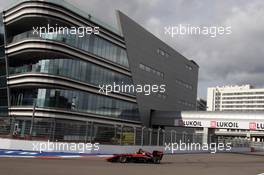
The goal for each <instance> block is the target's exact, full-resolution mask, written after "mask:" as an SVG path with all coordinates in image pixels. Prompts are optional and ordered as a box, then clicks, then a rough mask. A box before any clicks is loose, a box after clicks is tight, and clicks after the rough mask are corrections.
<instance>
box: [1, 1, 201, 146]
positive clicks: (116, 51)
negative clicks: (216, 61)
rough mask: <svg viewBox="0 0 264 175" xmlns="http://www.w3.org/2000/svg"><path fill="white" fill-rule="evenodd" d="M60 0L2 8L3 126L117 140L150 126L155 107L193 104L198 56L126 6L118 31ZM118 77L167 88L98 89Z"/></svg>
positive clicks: (122, 80) (48, 136) (56, 136)
mask: <svg viewBox="0 0 264 175" xmlns="http://www.w3.org/2000/svg"><path fill="white" fill-rule="evenodd" d="M54 2H55V1H54ZM54 2H53V1H22V2H19V3H17V4H16V5H14V6H12V7H11V8H8V9H6V10H5V11H4V12H3V14H2V15H1V20H0V32H1V38H0V39H1V40H0V49H1V53H0V56H1V59H0V69H1V70H0V76H1V77H0V85H1V89H0V100H1V101H0V106H1V108H0V109H1V124H2V126H5V127H2V128H6V131H8V128H9V131H8V132H9V133H10V134H14V133H15V134H16V135H17V136H18V137H25V136H27V135H30V136H35V137H43V138H44V139H56V140H78V139H81V138H87V137H88V136H89V139H90V141H99V142H102V143H109V142H111V143H113V142H115V139H116V138H118V136H116V134H118V133H124V132H125V133H129V132H133V133H135V132H136V131H137V129H140V127H141V126H142V125H144V126H146V127H151V112H152V111H154V110H162V111H172V110H173V111H180V110H195V108H196V93H197V78H198V69H199V67H198V65H197V64H196V63H195V62H194V61H191V60H188V59H186V58H185V57H184V56H182V55H181V54H180V53H178V52H177V51H175V50H174V49H173V48H171V47H169V46H168V45H166V44H165V43H164V42H162V41H161V40H159V39H158V38H157V37H155V36H154V35H152V34H151V33H149V32H148V31H147V30H145V29H144V28H143V27H141V26H140V25H138V24H137V23H136V22H134V21H133V20H131V19H130V18H128V17H127V16H126V15H124V14H123V13H121V12H118V17H119V22H120V31H121V32H119V31H115V30H114V29H112V28H110V27H108V26H107V25H105V24H103V23H101V22H99V21H98V20H96V19H95V18H94V17H92V16H91V15H89V14H86V13H84V12H82V11H80V10H79V9H76V8H75V7H73V6H72V5H70V4H68V3H66V2H64V1H56V3H54ZM42 26H50V27H53V29H54V28H55V29H57V28H56V27H58V26H63V27H67V28H72V27H75V28H78V27H82V26H89V27H90V28H91V29H92V30H97V29H98V31H99V34H85V35H84V36H82V37H80V36H77V35H72V34H64V33H63V34H62V33H60V32H57V31H56V32H55V30H51V29H50V30H47V31H46V32H44V33H41V34H39V33H35V32H34V31H35V30H34V29H36V28H37V27H38V29H40V27H42ZM114 83H116V84H118V85H146V84H147V85H158V86H160V85H166V91H165V92H164V93H163V92H158V93H151V94H150V95H145V94H144V93H126V92H125V93H123V92H122V93H109V94H108V95H106V94H104V93H101V92H100V85H109V84H110V85H113V84H114ZM4 131H5V129H2V131H1V132H2V133H4ZM119 135H120V134H119ZM51 137H52V138H51ZM119 137H120V136H119Z"/></svg>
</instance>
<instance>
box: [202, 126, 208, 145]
mask: <svg viewBox="0 0 264 175" xmlns="http://www.w3.org/2000/svg"><path fill="white" fill-rule="evenodd" d="M203 143H206V144H207V143H208V128H203Z"/></svg>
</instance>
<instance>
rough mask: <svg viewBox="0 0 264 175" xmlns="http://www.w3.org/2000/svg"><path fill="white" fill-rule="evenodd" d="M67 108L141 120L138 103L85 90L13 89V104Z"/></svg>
mask: <svg viewBox="0 0 264 175" xmlns="http://www.w3.org/2000/svg"><path fill="white" fill-rule="evenodd" d="M34 99H36V101H37V106H38V107H44V108H45V107H48V108H56V109H67V110H71V111H79V112H85V113H91V114H98V115H104V116H109V117H113V118H120V119H127V120H135V121H139V112H138V107H137V104H136V103H131V102H127V101H123V100H118V99H115V98H111V97H106V96H101V95H96V94H92V93H88V92H83V91H75V90H64V89H43V88H39V89H38V88H35V89H11V105H12V106H32V105H33V101H34Z"/></svg>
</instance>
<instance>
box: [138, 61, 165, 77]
mask: <svg viewBox="0 0 264 175" xmlns="http://www.w3.org/2000/svg"><path fill="white" fill-rule="evenodd" d="M139 68H140V69H141V70H144V71H146V72H150V73H152V74H154V75H156V76H159V77H161V78H164V73H163V72H160V71H158V70H156V69H154V68H151V67H149V66H146V65H145V64H141V63H140V64H139Z"/></svg>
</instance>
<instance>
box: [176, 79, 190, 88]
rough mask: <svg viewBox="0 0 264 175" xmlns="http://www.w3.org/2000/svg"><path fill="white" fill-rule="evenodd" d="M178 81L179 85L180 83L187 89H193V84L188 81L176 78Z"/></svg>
mask: <svg viewBox="0 0 264 175" xmlns="http://www.w3.org/2000/svg"><path fill="white" fill-rule="evenodd" d="M176 83H177V84H178V85H180V86H183V87H185V88H186V89H189V90H193V86H192V85H190V84H188V83H186V82H184V81H182V80H178V79H176Z"/></svg>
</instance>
